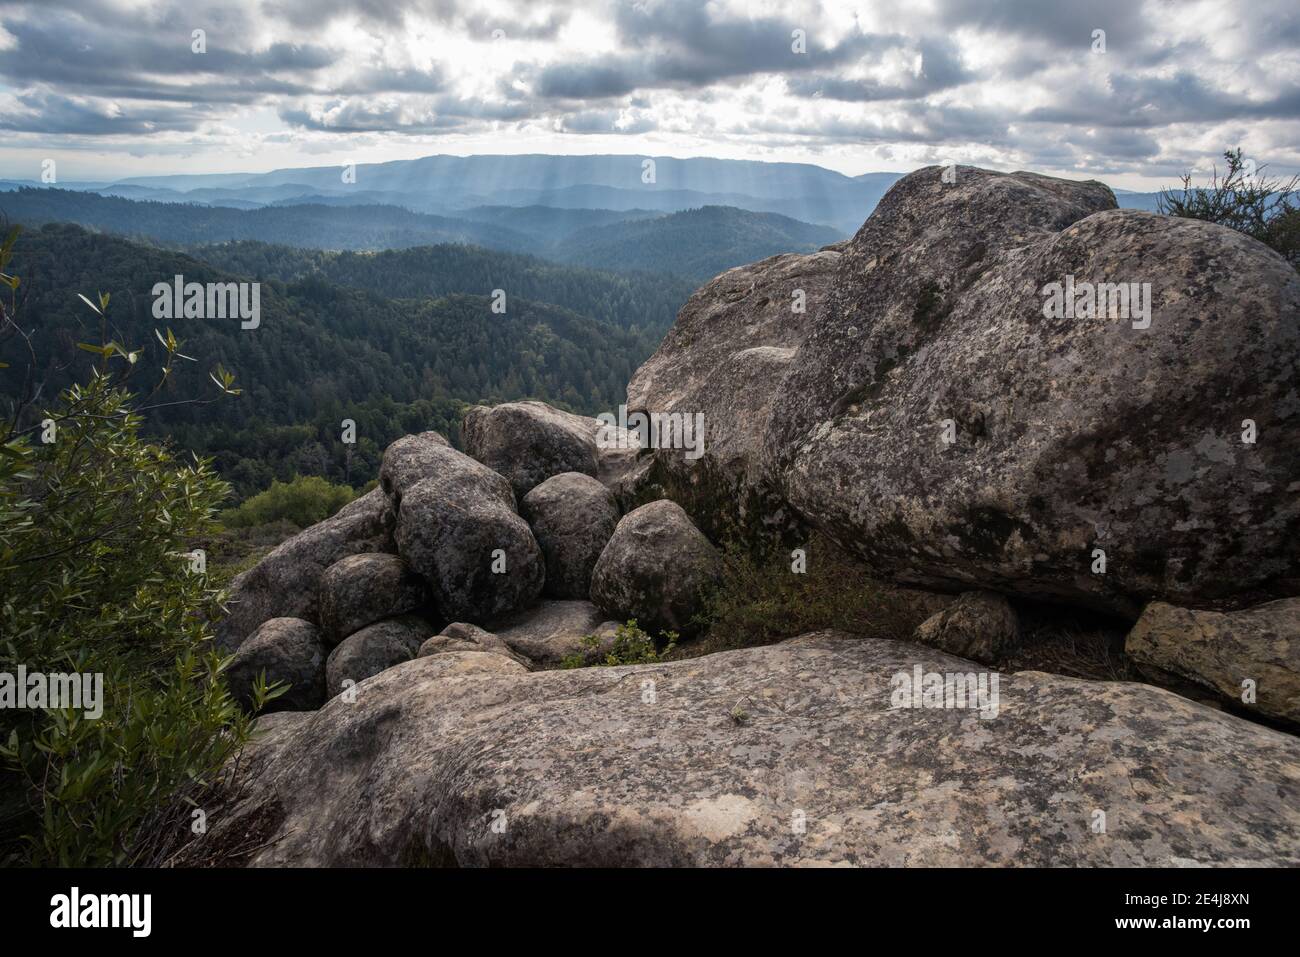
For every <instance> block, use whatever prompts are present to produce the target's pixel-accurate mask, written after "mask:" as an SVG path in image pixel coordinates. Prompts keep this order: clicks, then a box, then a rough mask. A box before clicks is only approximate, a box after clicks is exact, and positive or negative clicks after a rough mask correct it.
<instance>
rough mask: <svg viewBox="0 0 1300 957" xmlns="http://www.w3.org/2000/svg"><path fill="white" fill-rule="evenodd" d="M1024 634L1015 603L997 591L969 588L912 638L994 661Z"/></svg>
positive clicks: (963, 656) (928, 621)
mask: <svg viewBox="0 0 1300 957" xmlns="http://www.w3.org/2000/svg"><path fill="white" fill-rule="evenodd" d="M1019 637H1020V621H1019V619H1018V618H1017V616H1016V612H1015V609H1014V608H1012V607H1011V603H1010V602H1008V601H1007V600H1006V598H1004V597H1003V596H1001V595H999V594H997V593H996V592H989V591H968V592H966V593H965V594H963V595H961V596H960V597H958V599H957V600H956V601H954V602H953V603H952V604H951V605H949V606H948V607H947V608H945V609H944V610H943V611H940V612H938V613H937V614H935V615H932V616H931V617H929V618H927V619H926V620H925V621H923V622H921V624H920V625H918V626H917V628H916V633H915V634H914V635H913V637H912V640H913V641H916V642H917V643H919V644H922V645H929V646H930V647H932V648H938V649H940V650H942V651H946V652H948V653H949V654H952V655H957V656H959V657H961V658H970V659H972V660H974V661H982V662H984V663H985V664H993V663H994V662H995V661H997V660H998V658H999V657H1000V656H1001V654H1002V652H1003V650H1005V649H1006V648H1008V647H1010V646H1011V645H1013V644H1015V642H1016V640H1017V639H1018V638H1019Z"/></svg>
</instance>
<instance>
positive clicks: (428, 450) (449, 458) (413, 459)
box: [379, 432, 513, 511]
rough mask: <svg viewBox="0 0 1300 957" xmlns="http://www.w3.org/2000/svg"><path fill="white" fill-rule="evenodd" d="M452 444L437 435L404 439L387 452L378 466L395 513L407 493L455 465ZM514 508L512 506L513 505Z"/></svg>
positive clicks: (418, 435)
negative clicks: (411, 488) (419, 483)
mask: <svg viewBox="0 0 1300 957" xmlns="http://www.w3.org/2000/svg"><path fill="white" fill-rule="evenodd" d="M451 452H454V449H452V447H451V444H450V443H449V442H448V441H447V440H446V439H445V438H443V436H442V435H441V434H439V433H437V432H420V433H417V434H415V435H404V436H402V437H401V438H400V439H398V440H397V441H396V442H393V443H392V444H391V445H389V446H388V448H386V449H384V458H383V461H382V462H380V465H379V487H380V488H381V489H382V490H383V493H384V494H385V495H387V496H388V497H389V499H390V501H391V502H392V505H393V509H394V511H396V510H397V509H398V508H399V507H400V506H401V504H402V496H403V495H404V494H405V493H406V490H407V489H408V488H410V487H411V486H412V485H414V484H416V483H417V482H422V481H424V480H425V479H427V478H433V477H435V476H437V475H438V474H439V473H440V472H442V470H443V469H444V468H445V467H446V466H447V464H448V462H454V461H455V456H453V455H450V454H449V453H451ZM511 504H512V505H513V503H511Z"/></svg>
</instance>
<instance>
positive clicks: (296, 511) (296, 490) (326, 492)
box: [221, 475, 356, 528]
mask: <svg viewBox="0 0 1300 957" xmlns="http://www.w3.org/2000/svg"><path fill="white" fill-rule="evenodd" d="M355 497H356V493H355V492H354V491H353V490H352V489H351V488H350V487H349V486H347V485H334V484H333V483H331V482H330V481H328V480H327V479H323V478H321V477H320V476H318V475H296V476H294V478H293V480H292V481H289V482H272V483H271V487H270V488H268V489H267V490H266V491H264V492H258V493H257V494H256V495H254V496H253V497H252V498H250V499H248V500H247V501H245V502H244V503H243V504H242V505H240V506H239V507H238V508H232V509H228V510H226V511H225V512H222V513H221V522H222V524H223V525H225V526H227V527H228V528H252V527H253V526H255V525H266V524H268V523H270V522H278V521H281V520H286V521H290V522H292V523H293V524H294V525H297V526H298V527H299V528H306V527H307V526H308V525H315V524H316V523H317V522H321V521H324V520H325V519H327V518H329V517H330V516H331V515H333V514H334V513H335V512H337V511H338V510H339V509H341V508H342V507H343V506H344V505H347V504H348V502H350V501H352V500H353V499H354V498H355Z"/></svg>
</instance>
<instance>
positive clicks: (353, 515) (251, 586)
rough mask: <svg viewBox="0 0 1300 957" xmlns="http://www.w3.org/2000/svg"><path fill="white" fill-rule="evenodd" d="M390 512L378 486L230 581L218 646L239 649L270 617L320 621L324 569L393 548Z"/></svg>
mask: <svg viewBox="0 0 1300 957" xmlns="http://www.w3.org/2000/svg"><path fill="white" fill-rule="evenodd" d="M392 529H393V512H392V510H391V509H390V508H389V507H388V500H387V498H386V497H385V496H384V493H383V492H382V491H380V490H379V489H374V490H372V491H370V492H368V493H366V494H365V495H362V496H361V497H360V498H358V499H357V500H356V501H353V502H350V503H349V504H347V505H345V506H343V508H342V509H340V510H339V511H338V512H337V513H336V514H335V515H334V516H332V517H331V518H327V519H326V520H325V521H323V522H319V523H317V524H315V525H313V526H311V528H308V529H305V530H303V531H301V532H299V533H298V534H297V535H295V536H293V537H292V538H290V539H289V540H288V541H286V542H283V543H282V544H281V545H280V546H279V547H278V548H276V549H275V550H274V551H272V552H271V553H270V554H269V555H267V556H266V557H265V558H263V559H262V560H261V561H260V562H258V563H257V564H256V565H254V566H253V567H252V568H250V569H249V570H248V571H246V572H241V573H240V574H239V575H236V576H235V579H234V581H232V582H231V584H230V601H229V606H228V607H229V613H228V614H227V615H226V617H225V618H223V619H222V620H221V621H220V622H219V623H218V625H217V632H216V635H217V645H218V647H220V648H222V649H224V650H228V651H229V650H233V649H235V648H238V647H239V645H240V643H241V642H242V641H243V640H244V639H245V638H247V637H248V636H249V635H250V634H252V632H253V631H254V629H256V628H257V627H258V626H259V625H261V624H262V623H263V622H265V621H268V620H270V619H272V618H303V619H306V620H307V621H311V622H319V620H320V618H319V611H318V595H319V592H320V579H321V575H322V574H323V573H324V571H325V569H327V568H329V567H330V566H331V565H333V564H335V563H336V562H338V561H339V560H340V559H343V558H345V557H347V556H348V555H356V554H359V553H361V552H393V551H396V546H395V545H394V543H393V536H392Z"/></svg>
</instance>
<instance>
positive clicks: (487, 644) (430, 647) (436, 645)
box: [416, 621, 533, 669]
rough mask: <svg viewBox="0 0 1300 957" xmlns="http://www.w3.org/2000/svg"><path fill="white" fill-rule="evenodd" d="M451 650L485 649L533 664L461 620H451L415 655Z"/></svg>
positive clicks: (486, 632) (487, 632) (476, 627)
mask: <svg viewBox="0 0 1300 957" xmlns="http://www.w3.org/2000/svg"><path fill="white" fill-rule="evenodd" d="M453 651H486V652H488V653H489V654H494V655H504V656H505V657H507V658H509V659H510V660H511V661H514V662H517V663H518V664H521V665H523V666H524V667H525V668H529V669H531V668H532V664H533V663H532V662H531V661H530V660H528V659H527V658H525V657H524V656H523V655H519V654H516V653H515V652H514V651H513V650H512V649H511V648H510V646H509V645H508V644H506V643H505V642H504V641H502V640H501V639H500V638H499V637H497V636H496V635H494V634H492V632H490V631H486V630H484V629H482V628H480V627H479V626H478V625H471V624H469V623H468V622H463V621H457V622H452V623H451V624H450V625H448V626H447V627H446V628H444V629H443V630H442V631H441V632H440V633H439V634H437V635H434V636H433V637H432V638H430V639H429V640H428V641H426V642H425V643H424V644H422V645H421V646H420V651H419V653H418V654H417V655H416V657H418V658H425V657H428V656H429V655H443V654H447V653H449V652H453Z"/></svg>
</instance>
